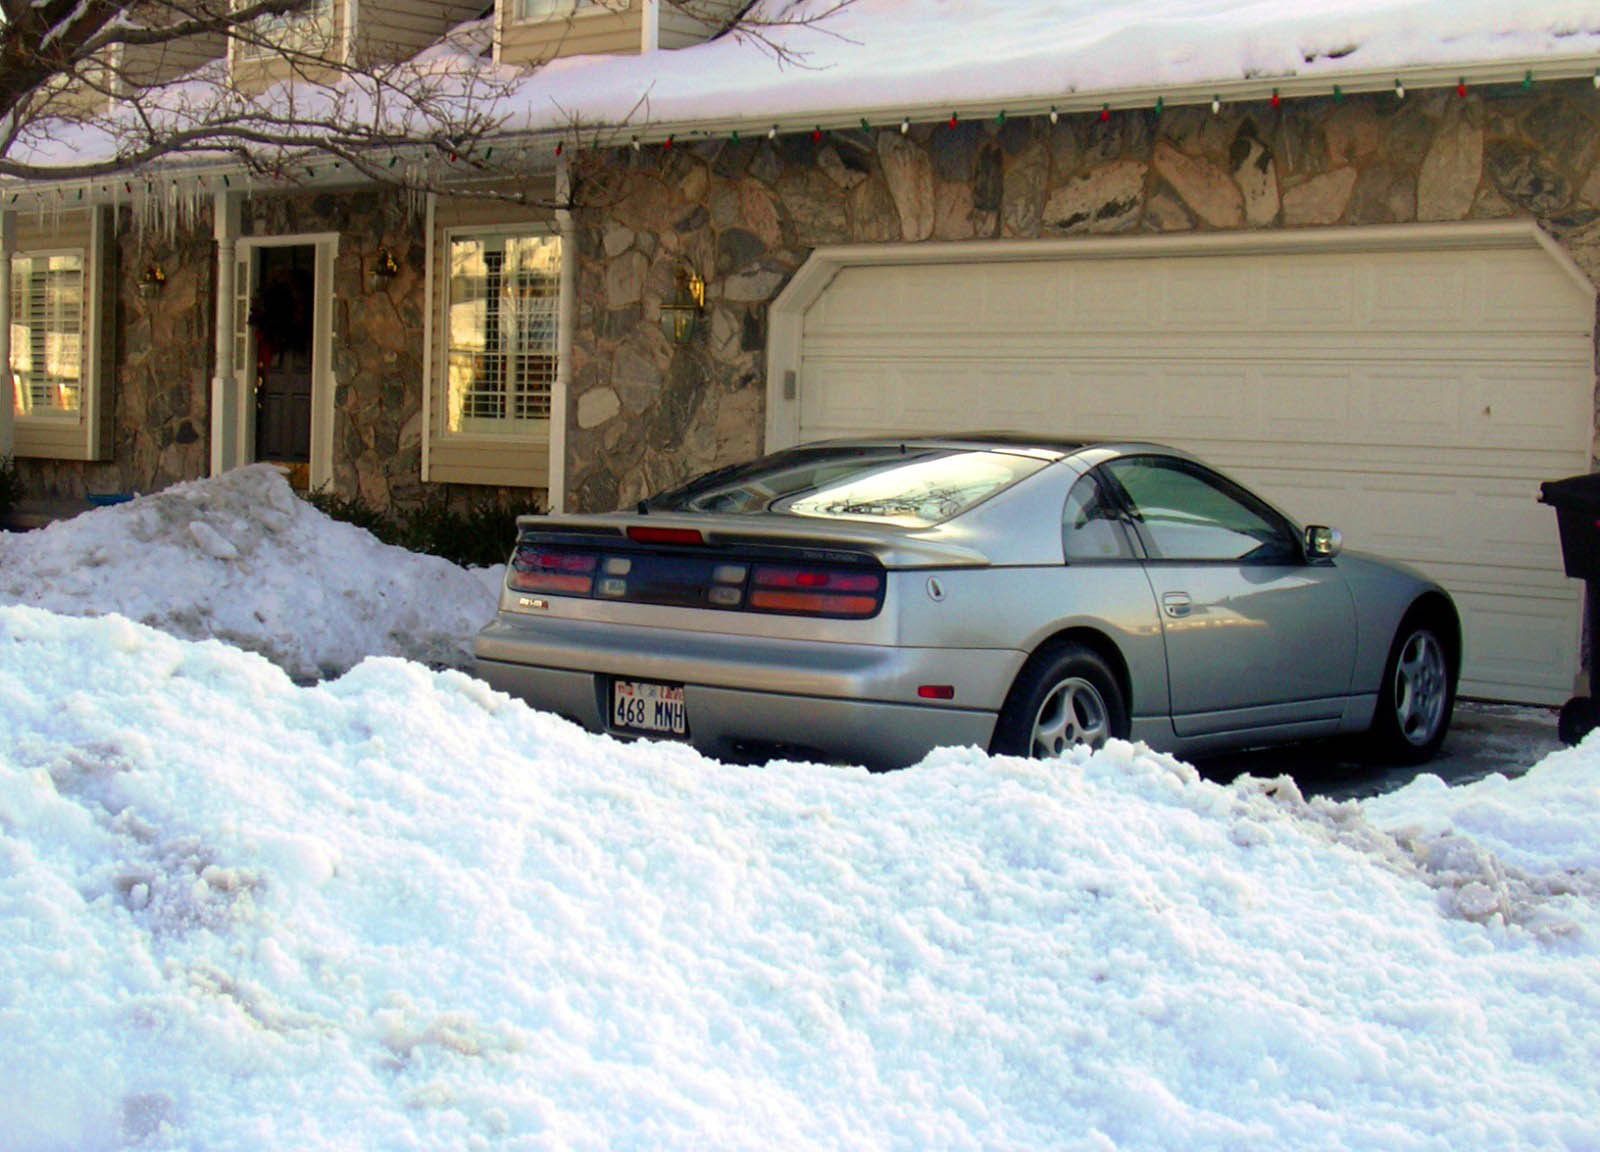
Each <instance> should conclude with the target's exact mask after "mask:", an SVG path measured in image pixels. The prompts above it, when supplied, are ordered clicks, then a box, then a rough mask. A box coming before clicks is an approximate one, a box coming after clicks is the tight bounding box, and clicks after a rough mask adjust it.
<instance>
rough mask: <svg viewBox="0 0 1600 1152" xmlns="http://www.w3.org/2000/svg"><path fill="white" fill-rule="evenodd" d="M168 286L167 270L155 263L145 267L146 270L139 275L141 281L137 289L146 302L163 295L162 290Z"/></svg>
mask: <svg viewBox="0 0 1600 1152" xmlns="http://www.w3.org/2000/svg"><path fill="white" fill-rule="evenodd" d="M166 286H167V273H166V269H164V268H162V267H161V265H160V264H154V263H152V264H146V265H145V269H144V271H143V272H141V273H139V279H138V282H137V284H136V285H135V287H136V288H137V289H138V292H139V295H140V296H142V297H143V298H144V299H146V300H150V299H153V298H155V297H156V296H159V295H161V289H163V288H165V287H166Z"/></svg>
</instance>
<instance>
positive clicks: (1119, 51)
mask: <svg viewBox="0 0 1600 1152" xmlns="http://www.w3.org/2000/svg"><path fill="white" fill-rule="evenodd" d="M776 6H778V5H777V0H767V3H765V4H764V5H763V8H764V9H766V10H772V9H774V8H775V7H776ZM824 6H826V5H825V4H824V3H823V0H806V3H805V5H804V7H805V8H806V9H808V10H816V9H818V8H821V7H824ZM770 36H771V38H772V40H774V41H775V42H776V43H778V44H780V45H781V46H782V48H783V49H784V50H785V52H786V53H788V54H789V55H790V56H792V57H793V58H794V60H795V61H797V62H796V63H785V62H782V61H780V60H778V59H775V58H774V54H773V52H772V51H771V50H770V49H768V48H766V47H764V46H763V45H761V44H760V43H757V42H755V41H754V40H752V39H751V38H750V37H747V36H740V35H737V34H736V35H733V36H728V37H724V38H723V39H721V40H716V41H712V42H710V43H707V44H701V45H697V46H695V47H692V48H685V49H679V50H676V51H671V52H660V53H656V54H653V55H651V56H648V57H644V58H637V57H633V58H617V57H610V58H602V57H584V58H574V59H565V60H557V61H553V62H551V63H549V64H546V65H545V66H544V67H542V68H541V69H539V70H538V71H537V72H536V73H534V74H533V75H532V76H530V77H529V79H528V80H527V81H525V82H524V83H523V84H522V85H521V86H520V87H519V89H518V91H517V94H516V96H515V99H514V101H513V103H514V104H515V106H516V108H517V113H516V117H515V119H514V120H513V124H514V126H516V127H518V128H521V129H525V130H541V129H545V130H549V129H557V130H559V129H561V128H562V127H564V126H566V125H569V124H570V123H571V122H572V121H573V120H577V121H579V122H582V123H586V124H615V123H619V122H622V121H626V120H628V119H629V118H630V117H632V118H633V119H634V120H637V121H643V122H648V126H649V128H650V129H652V130H653V134H664V133H665V132H668V131H672V130H678V131H682V130H684V129H686V128H690V127H699V128H702V129H705V130H708V131H713V132H717V131H727V130H732V129H734V128H737V127H740V126H743V127H744V128H746V129H751V128H760V127H765V126H766V125H768V124H769V123H777V124H779V125H780V126H781V128H782V129H783V130H796V129H801V130H803V129H806V128H810V127H812V126H813V125H820V126H821V127H824V128H828V127H840V126H848V127H855V126H857V125H858V123H859V122H860V120H862V119H866V120H867V121H868V123H878V124H883V123H895V122H898V121H899V120H900V119H902V118H910V119H912V120H914V121H915V120H927V119H942V118H945V117H948V116H949V115H951V113H953V112H954V113H957V114H960V115H968V116H971V115H979V114H986V115H993V114H995V113H997V112H1000V111H1010V112H1012V113H1019V112H1030V111H1031V112H1045V111H1048V110H1049V109H1050V108H1052V107H1054V108H1058V109H1060V110H1061V111H1063V112H1065V111H1069V110H1082V109H1099V108H1101V107H1102V106H1103V105H1106V104H1110V105H1111V106H1112V107H1113V108H1119V107H1146V108H1148V107H1152V106H1154V105H1155V103H1156V101H1157V100H1158V99H1159V100H1162V101H1163V102H1164V103H1165V104H1168V105H1172V104H1179V103H1185V102H1187V103H1200V102H1210V101H1211V100H1212V99H1213V98H1214V97H1220V98H1221V99H1222V100H1224V101H1229V100H1238V99H1267V98H1269V97H1270V96H1271V95H1272V94H1273V92H1274V91H1275V90H1276V91H1279V92H1280V93H1281V95H1282V96H1284V97H1290V96H1294V95H1311V94H1315V95H1330V94H1332V93H1333V91H1334V88H1335V86H1338V87H1339V89H1340V90H1341V91H1343V92H1358V91H1365V90H1390V89H1393V87H1394V85H1395V83H1396V81H1397V80H1400V81H1403V82H1404V83H1405V84H1409V85H1411V86H1413V87H1418V86H1424V85H1428V84H1432V85H1444V84H1448V85H1450V86H1454V85H1456V84H1458V83H1460V82H1461V81H1462V80H1463V79H1465V80H1466V81H1467V82H1468V83H1469V84H1481V83H1490V82H1507V81H1513V82H1522V81H1524V80H1526V79H1527V78H1528V76H1529V73H1530V72H1531V73H1532V78H1533V80H1534V81H1535V82H1537V81H1539V80H1550V79H1556V78H1561V77H1566V78H1571V77H1574V76H1593V75H1595V72H1596V69H1597V68H1600V2H1596V0H1318V2H1316V3H1307V2H1306V0H1299V2H1297V3H1290V4H1285V3H1282V2H1281V0H1122V2H1120V3H1107V2H1106V0H854V2H853V3H851V4H850V5H849V6H847V7H845V8H843V9H841V10H839V11H838V12H835V13H833V14H832V15H830V16H828V17H827V18H826V19H825V20H823V21H821V22H820V23H819V24H817V25H815V26H812V27H789V28H783V29H774V30H771V32H770ZM636 110H637V111H636Z"/></svg>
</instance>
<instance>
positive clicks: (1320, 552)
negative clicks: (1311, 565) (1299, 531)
mask: <svg viewBox="0 0 1600 1152" xmlns="http://www.w3.org/2000/svg"><path fill="white" fill-rule="evenodd" d="M1343 547H1344V537H1343V536H1341V535H1339V530H1338V529H1337V528H1328V527H1325V526H1324V525H1321V524H1313V525H1311V526H1310V527H1309V528H1307V529H1306V556H1307V557H1308V558H1309V559H1312V560H1332V559H1333V558H1334V557H1335V556H1337V555H1338V554H1339V550H1340V549H1342V548H1343Z"/></svg>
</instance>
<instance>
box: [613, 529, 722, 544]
mask: <svg viewBox="0 0 1600 1152" xmlns="http://www.w3.org/2000/svg"><path fill="white" fill-rule="evenodd" d="M628 539H629V540H637V541H638V542H639V543H640V544H691V545H694V546H697V547H698V546H699V545H701V544H704V543H705V542H706V537H705V533H704V532H701V531H700V529H698V528H645V527H641V526H640V525H637V524H635V525H634V526H633V527H631V528H629V529H628Z"/></svg>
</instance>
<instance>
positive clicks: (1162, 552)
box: [1104, 456, 1299, 564]
mask: <svg viewBox="0 0 1600 1152" xmlns="http://www.w3.org/2000/svg"><path fill="white" fill-rule="evenodd" d="M1104 470H1105V471H1106V472H1108V473H1110V474H1111V476H1112V477H1113V478H1115V480H1116V482H1117V483H1118V484H1120V485H1121V486H1122V490H1123V492H1124V494H1125V495H1126V497H1127V500H1128V505H1129V507H1130V508H1131V509H1132V511H1133V516H1134V520H1135V522H1136V523H1137V524H1138V525H1139V528H1140V531H1141V532H1142V533H1143V535H1144V538H1145V544H1146V547H1147V548H1148V550H1149V552H1150V558H1151V559H1152V560H1231V561H1244V562H1246V563H1255V564H1289V563H1294V562H1296V561H1297V560H1298V558H1299V553H1298V550H1297V548H1296V546H1295V542H1294V535H1293V533H1292V532H1291V531H1290V529H1289V527H1288V525H1287V524H1286V523H1285V522H1284V521H1283V519H1282V518H1281V517H1279V516H1278V515H1277V514H1276V513H1274V512H1273V511H1272V510H1271V509H1270V508H1268V507H1267V506H1266V505H1264V504H1262V503H1260V502H1259V501H1258V500H1255V499H1254V498H1253V497H1251V496H1249V495H1248V494H1247V493H1245V492H1244V491H1243V490H1241V489H1239V488H1237V487H1236V486H1234V485H1233V484H1230V483H1229V482H1228V481H1226V480H1224V479H1223V478H1222V477H1220V476H1217V475H1215V474H1213V473H1210V472H1207V471H1206V470H1205V469H1203V468H1200V467H1198V466H1197V465H1192V464H1188V463H1186V462H1184V461H1181V460H1171V459H1160V458H1156V457H1149V456H1143V457H1140V456H1133V457H1125V458H1123V459H1121V460H1112V461H1110V462H1108V463H1107V464H1106V465H1105V468H1104Z"/></svg>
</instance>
